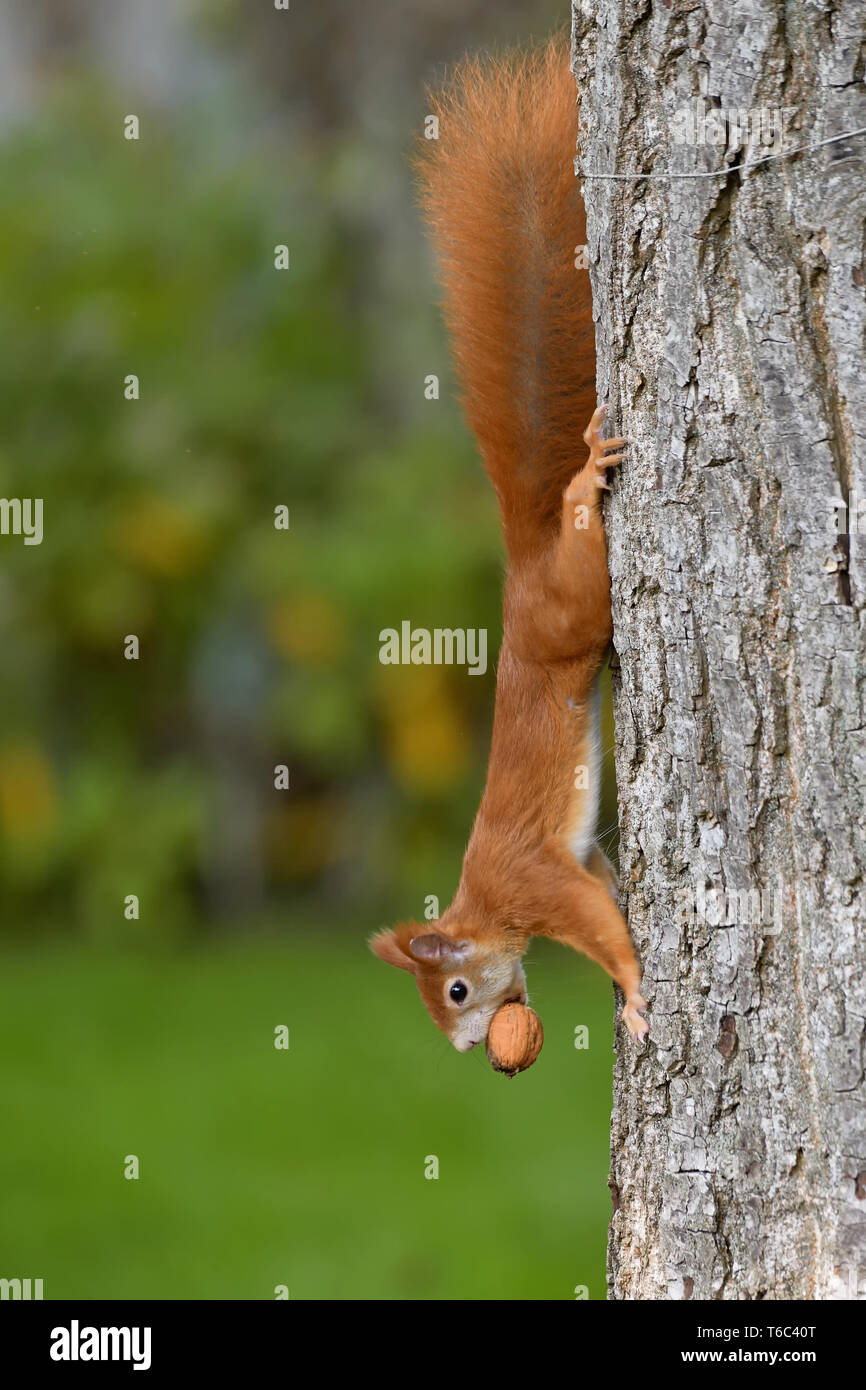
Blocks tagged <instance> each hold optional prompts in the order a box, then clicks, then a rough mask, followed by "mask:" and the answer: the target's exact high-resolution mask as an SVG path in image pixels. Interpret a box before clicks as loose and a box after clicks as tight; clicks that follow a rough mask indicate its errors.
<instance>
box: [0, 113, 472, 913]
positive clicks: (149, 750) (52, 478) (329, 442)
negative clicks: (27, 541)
mask: <svg viewBox="0 0 866 1390" xmlns="http://www.w3.org/2000/svg"><path fill="white" fill-rule="evenodd" d="M223 119H225V117H223ZM142 120H143V123H144V128H145V129H146V130H147V139H142V140H141V141H140V142H139V143H134V142H127V141H125V140H123V139H122V137H121V120H120V114H119V112H118V109H117V107H116V106H112V105H111V103H110V102H109V100H108V97H107V96H105V97H104V98H103V99H102V100H101V101H99V102H95V101H94V100H93V97H92V95H90V96H89V97H88V98H87V100H85V99H84V97H83V96H82V94H81V93H80V92H77V91H72V92H70V93H68V94H67V96H66V99H65V101H64V102H63V103H61V104H60V105H59V106H58V108H57V109H56V110H54V112H53V114H52V116H51V117H50V118H49V117H46V118H45V119H44V120H43V121H42V123H40V124H37V125H35V126H31V127H29V128H28V129H27V130H26V131H24V132H23V133H21V134H19V135H18V136H17V138H15V139H14V140H12V141H11V142H9V143H8V144H7V145H6V147H5V148H4V149H3V151H2V154H0V175H2V177H0V185H2V191H0V204H2V206H0V213H2V215H0V255H2V257H3V261H4V264H5V265H6V267H7V283H8V293H7V294H6V296H5V302H4V306H3V313H4V316H5V319H6V323H5V325H4V328H5V335H6V338H7V341H8V342H10V343H13V344H14V352H13V353H12V354H11V355H10V359H9V362H8V364H7V368H8V369H7V371H6V373H5V375H4V377H3V379H2V383H0V404H2V409H3V412H4V418H5V430H4V444H3V448H2V455H0V492H2V494H3V495H5V496H28V497H33V496H36V497H42V498H44V516H45V522H44V524H45V540H44V542H43V544H42V545H41V546H33V547H25V546H23V544H22V543H21V541H20V540H14V539H13V538H11V537H6V538H4V540H3V562H4V564H3V580H2V608H0V612H2V640H3V647H4V652H5V654H6V660H5V661H4V663H3V667H2V672H0V699H2V704H3V709H4V728H3V744H4V747H3V749H2V751H0V814H2V818H3V827H2V828H3V831H4V832H5V833H4V843H5V852H4V862H3V869H4V884H5V892H6V894H7V895H8V897H7V903H6V906H7V908H9V909H10V910H9V911H8V912H7V913H5V914H4V918H5V921H6V923H7V927H11V928H12V929H15V928H16V927H20V926H21V925H22V919H24V918H26V923H27V931H28V932H33V931H34V930H37V929H38V928H39V926H40V925H41V924H42V923H43V921H44V922H48V923H50V922H52V921H53V920H54V918H55V915H56V913H57V910H58V907H59V906H61V905H62V907H63V909H64V916H65V918H66V921H67V923H73V924H77V925H78V926H79V927H81V928H84V929H86V930H87V931H89V932H96V933H97V934H103V933H108V934H111V931H112V930H113V927H112V924H113V923H117V924H118V930H120V931H125V929H126V928H125V925H124V923H123V919H122V916H120V917H119V914H118V904H119V903H120V902H121V901H122V897H123V894H124V893H125V892H132V891H135V892H138V893H139V894H140V896H141V898H142V904H143V908H142V911H143V913H144V910H145V909H144V904H145V903H146V904H147V915H148V916H149V918H150V920H151V922H152V923H155V922H157V921H158V922H159V923H160V924H161V929H163V930H168V929H173V930H182V929H186V928H189V927H190V926H191V924H193V923H194V922H198V921H199V920H200V918H201V915H202V913H201V904H202V892H203V887H206V886H207V880H208V879H209V878H211V879H213V881H214V883H215V884H216V887H217V889H221V888H222V886H223V884H224V879H225V877H226V875H227V873H229V872H230V871H231V861H232V852H231V850H232V846H233V845H234V844H236V843H237V838H236V836H235V835H234V827H233V824H232V815H233V812H232V806H231V804H229V803H231V802H232V800H233V799H235V794H237V796H239V797H240V799H241V800H243V794H245V795H246V796H247V799H248V800H250V801H251V802H252V805H253V818H254V820H255V823H256V826H257V835H256V837H254V840H253V843H252V844H248V845H247V847H246V853H247V854H248V856H252V857H253V859H255V860H256V861H257V862H255V863H254V864H253V865H252V870H253V872H252V873H248V874H247V875H246V877H248V878H254V879H255V878H258V877H263V878H264V880H265V884H266V892H267V893H269V894H271V895H273V894H276V895H279V894H280V893H285V892H295V891H297V890H298V889H299V888H300V889H305V888H307V887H308V886H309V885H310V884H311V883H312V884H313V885H314V886H316V888H317V889H319V888H321V883H322V879H323V876H324V878H326V879H328V878H329V882H328V883H327V885H326V888H327V892H328V893H329V894H330V895H331V896H332V897H333V895H335V894H336V895H337V897H338V899H339V897H340V895H341V893H342V896H343V898H344V899H348V897H349V895H350V896H351V901H352V902H353V904H354V905H355V907H356V908H357V906H358V903H359V902H360V903H361V904H366V905H367V906H368V907H369V908H370V910H371V911H372V910H373V909H374V907H380V908H382V909H383V910H384V909H390V908H392V907H393V906H394V904H395V902H396V901H397V900H398V899H399V898H400V897H401V895H402V894H405V892H406V890H407V888H409V887H410V886H411V887H412V888H413V889H414V890H415V891H416V892H417V885H418V883H419V880H420V881H421V883H422V884H425V885H426V891H437V890H438V889H439V887H440V885H439V883H438V878H439V876H440V875H441V874H442V872H443V869H444V866H445V865H448V866H449V869H448V871H449V872H450V873H452V874H453V872H454V867H453V866H454V860H455V857H458V862H459V850H460V846H461V841H462V838H463V836H464V834H465V832H466V829H467V828H468V821H469V819H470V817H471V814H472V800H473V797H474V795H475V793H476V790H477V783H478V777H479V766H480V762H481V760H482V759H483V745H484V741H485V739H486V729H487V725H488V721H489V709H490V704H491V697H492V683H493V675H492V672H490V673H488V676H487V677H486V678H485V679H473V678H468V677H467V673H466V672H465V670H450V671H449V670H443V669H442V668H431V669H426V670H425V669H423V668H422V669H420V670H416V669H412V670H408V671H407V670H405V669H403V668H398V669H397V670H395V669H394V668H383V667H381V666H380V664H379V662H378V649H379V641H378V633H379V631H380V629H381V628H382V627H385V626H391V625H395V624H399V622H400V620H402V619H403V618H404V617H408V618H411V619H412V621H413V622H414V623H420V624H425V625H429V626H436V625H440V626H443V625H444V626H462V627H479V626H482V627H489V628H491V629H492V633H491V649H492V651H493V650H495V645H496V642H497V640H498V637H497V634H498V628H499V617H498V603H499V594H498V588H499V574H498V568H499V561H498V546H499V542H498V535H497V530H496V518H495V514H494V508H493V503H492V499H491V497H490V495H489V489H488V487H487V485H486V483H485V482H484V480H483V478H482V476H481V471H480V469H479V467H478V465H477V463H476V461H475V460H474V459H473V457H472V450H471V443H470V442H469V441H468V439H467V438H466V436H465V434H464V433H463V431H462V428H461V426H460V425H459V421H458V419H457V415H456V411H455V409H454V408H453V406H449V404H448V403H447V402H430V403H425V402H423V378H424V375H425V373H426V370H427V368H428V367H429V362H425V361H417V362H413V361H411V360H410V361H409V362H408V363H407V369H406V370H407V378H406V382H405V390H406V392H407V394H409V393H415V394H416V395H417V397H418V400H419V401H420V402H421V408H419V409H418V410H416V411H414V413H413V414H412V418H410V419H409V421H408V422H406V423H403V424H401V425H398V426H397V427H396V428H395V426H394V422H393V418H392V416H391V414H389V412H388V411H387V410H386V409H384V408H383V407H382V406H381V405H377V395H376V388H377V379H376V363H375V360H371V355H372V356H373V358H374V356H375V343H374V341H372V340H371V336H370V327H369V325H367V326H366V327H365V326H364V325H363V324H362V322H361V321H360V318H359V316H358V313H357V312H356V310H355V307H354V304H355V299H356V290H357V286H356V284H355V276H356V275H357V274H358V273H359V267H358V266H357V265H356V263H355V260H354V258H353V254H352V249H351V246H350V245H348V244H347V242H346V240H345V237H344V236H343V229H342V228H341V226H340V222H339V219H338V218H334V217H333V216H332V215H331V209H332V207H333V204H334V202H335V200H337V195H338V191H339V190H338V189H337V188H335V183H338V182H339V177H340V174H339V169H340V165H341V161H340V160H339V158H337V156H336V155H334V156H333V157H331V158H329V157H328V155H327V152H325V153H324V155H323V153H322V152H321V151H318V152H317V153H316V157H315V158H309V159H307V160H304V159H303V158H301V157H300V156H297V155H296V156H287V155H286V153H285V151H283V150H279V151H278V150H277V149H275V148H273V147H271V148H269V149H263V150H262V151H260V152H259V153H258V154H257V155H255V156H253V157H252V158H251V157H250V152H249V150H248V149H246V148H243V149H241V150H240V151H238V152H237V156H236V160H235V162H234V163H231V164H230V165H229V166H226V163H225V162H224V161H222V162H215V161H214V159H213V156H212V147H213V143H214V132H213V130H211V129H210V128H209V126H208V124H207V122H205V121H202V122H191V123H189V122H188V123H186V124H185V125H184V127H183V132H182V134H181V133H179V132H178V131H177V130H172V129H171V128H166V126H165V125H164V124H163V125H160V123H159V121H158V119H157V118H156V117H154V118H153V120H152V121H148V119H147V116H146V115H145V116H143V117H142ZM71 130H74V131H75V138H74V139H72V138H70V135H69V132H70V131H71ZM197 132H201V133H202V142H203V148H199V146H198V144H197V143H196V139H197V136H196V133H197ZM208 151H210V152H211V157H210V158H208V157H207V156H208ZM277 173H278V174H279V177H277ZM407 196H408V175H407ZM283 241H285V242H286V243H287V244H289V246H290V252H291V269H290V270H289V271H288V272H279V271H277V270H275V269H274V264H273V259H274V249H273V248H274V246H275V245H277V244H279V243H281V242H283ZM398 311H399V306H397V307H396V309H395V308H393V307H392V308H391V310H390V312H392V313H393V312H398ZM432 312H433V311H432V308H431V318H432ZM408 351H409V353H410V354H411V347H410V348H409V349H408ZM438 365H440V364H439V363H437V366H438ZM128 373H135V374H136V375H137V376H138V377H139V379H140V390H141V398H140V399H139V400H137V401H136V400H127V399H125V397H124V380H125V378H126V376H127V374H128ZM425 406H426V408H424V407H425ZM280 504H283V505H287V506H289V508H290V512H291V529H290V530H289V531H288V532H285V531H279V530H276V529H275V527H274V508H275V507H276V506H278V505H280ZM129 633H135V634H137V635H138V636H139V638H140V641H141V659H140V661H138V662H137V663H132V662H129V661H126V660H124V658H123V643H124V637H125V636H126V635H127V634H129ZM13 750H14V751H13ZM277 763H285V764H287V765H288V766H289V767H290V769H291V778H292V792H291V793H290V794H289V795H287V794H286V793H282V794H280V793H276V792H275V791H274V790H273V767H274V765H275V764H277ZM233 774H234V775H233ZM238 787H240V788H241V792H238ZM215 819H216V820H217V822H218V823H217V824H214V820H215ZM227 846H228V847H229V848H228V851H227V850H226V847H227ZM434 846H435V848H434ZM227 855H228V868H227V867H226V865H227ZM259 860H260V862H258V861H259ZM245 867H246V868H247V869H248V868H249V866H241V871H240V872H239V873H238V874H237V878H238V880H239V881H240V882H241V885H242V887H243V883H244V878H245V875H244V868H245ZM203 880H204V884H203ZM431 880H436V881H435V882H431ZM214 896H215V897H217V898H219V899H223V898H225V899H226V900H227V901H228V902H229V904H231V902H232V901H234V899H233V896H232V893H231V892H229V893H228V894H227V895H224V894H222V892H217V893H216V894H215V895H214ZM251 905H253V906H254V905H255V902H253V903H252V904H251V903H250V902H249V901H246V900H245V898H244V895H243V892H241V893H240V895H239V896H238V906H239V907H240V909H242V910H249V908H250V906H251Z"/></svg>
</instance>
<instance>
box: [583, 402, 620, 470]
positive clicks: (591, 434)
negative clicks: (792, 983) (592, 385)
mask: <svg viewBox="0 0 866 1390" xmlns="http://www.w3.org/2000/svg"><path fill="white" fill-rule="evenodd" d="M606 410H607V406H606V405H600V406H599V407H598V409H597V410H596V412H595V414H594V415H593V417H592V419H591V420H590V422H589V424H588V425H587V427H586V430H585V431H584V435H583V437H584V440H585V442H586V443H587V444H588V445H589V460H588V462H587V465H586V467H587V468H588V469H589V470H590V471H591V472H592V473H593V474H594V475H595V485H596V487H599V488H603V489H604V491H608V490H609V488H610V484H609V482H608V481H607V472H606V470H607V469H608V468H612V467H614V466H615V465H616V464H618V463H621V462H622V459H623V457H624V455H623V454H622V453H618V454H608V453H607V452H606V451H607V450H608V449H624V448H625V446H626V445H627V444H628V440H627V439H622V438H620V436H619V435H617V436H616V438H614V439H602V437H601V426H602V421H603V420H604V416H605V411H606Z"/></svg>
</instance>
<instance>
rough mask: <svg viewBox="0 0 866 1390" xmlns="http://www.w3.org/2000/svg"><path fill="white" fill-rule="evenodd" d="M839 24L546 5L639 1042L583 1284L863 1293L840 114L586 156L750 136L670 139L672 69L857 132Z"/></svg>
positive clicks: (863, 198) (739, 6)
mask: <svg viewBox="0 0 866 1390" xmlns="http://www.w3.org/2000/svg"><path fill="white" fill-rule="evenodd" d="M864 23H866V10H864V7H863V5H862V0H842V2H841V3H837V4H831V3H822V0H815V3H811V4H805V3H804V4H794V5H792V4H783V3H782V0H712V2H711V3H707V4H706V5H704V6H701V5H694V4H685V3H683V0H662V2H661V3H658V4H655V5H649V4H647V3H639V2H637V0H636V2H634V3H632V0H606V2H603V0H576V3H575V10H574V35H575V60H574V61H575V73H576V77H577V82H578V91H579V103H580V120H581V135H580V141H579V151H578V154H579V158H578V168H579V171H580V176H581V180H582V186H583V191H584V197H585V200H586V204H587V219H588V244H589V248H590V262H591V275H592V286H593V294H594V301H595V306H596V315H597V346H598V357H599V363H598V380H599V398H600V399H607V400H609V401H610V403H611V409H610V423H611V424H612V425H614V427H615V428H614V429H612V430H610V431H609V433H623V434H626V435H627V436H628V437H629V439H630V441H632V442H631V447H630V456H629V458H628V461H627V462H626V463H624V464H623V466H622V469H621V470H620V473H619V474H618V476H617V480H616V482H615V483H614V485H613V492H612V495H611V498H610V501H609V504H608V508H607V525H608V536H609V549H610V569H611V576H612V586H613V611H614V632H615V636H614V644H615V647H616V652H617V654H618V662H619V665H620V668H621V670H620V674H619V676H618V678H617V679H616V682H615V685H616V690H615V714H616V733H617V749H616V760H617V778H618V785H619V800H620V833H621V848H620V865H621V870H622V882H623V906H624V909H625V910H626V911H627V914H628V918H629V923H630V927H631V931H632V934H633V937H634V940H635V945H636V947H637V950H638V952H639V955H640V958H641V961H642V964H643V970H644V984H645V994H646V996H647V998H648V999H649V1001H650V1011H649V1018H650V1021H651V1034H650V1042H649V1045H648V1046H647V1047H646V1048H645V1049H643V1051H641V1050H639V1049H638V1048H636V1047H635V1046H634V1045H633V1044H632V1043H631V1042H630V1041H629V1039H628V1038H627V1036H626V1035H625V1034H624V1033H623V1032H622V1031H621V1030H618V1035H617V1061H616V1065H615V1075H614V1110H613V1122H612V1174H611V1189H612V1192H613V1197H614V1208H615V1210H614V1215H613V1218H612V1222H611V1233H610V1251H609V1273H610V1296H611V1297H612V1298H641V1299H644V1298H649V1299H664V1298H674V1299H680V1298H694V1299H714V1298H724V1299H759V1298H771V1299H778V1298H796V1299H810V1298H817V1299H830V1298H856V1297H860V1298H864V1297H866V1094H864V1018H866V930H864V911H866V902H864V866H866V830H864V789H866V741H864V708H863V704H864V681H863V671H864V666H866V612H864V610H866V508H864V511H863V513H862V515H861V518H860V524H861V526H862V532H861V533H856V532H854V530H853V528H854V527H855V526H856V524H857V516H856V514H855V515H852V516H851V518H850V533H849V534H837V520H838V514H836V513H834V509H833V505H832V501H831V499H833V498H834V497H841V498H844V499H845V501H846V502H847V501H849V500H850V501H851V511H852V513H853V512H854V511H855V507H856V503H857V500H858V499H863V498H866V479H864V476H863V474H864V466H863V450H862V442H863V439H864V435H866V372H864V369H863V361H864V350H863V349H864V326H866V302H864V272H863V257H864V228H866V178H864V160H866V137H864V136H859V137H856V138H852V139H850V140H848V141H843V142H841V143H837V144H832V145H828V146H826V147H825V148H822V149H820V150H818V151H817V152H816V153H813V154H809V155H796V156H794V157H793V158H788V159H783V160H778V161H775V162H773V163H769V164H766V165H764V166H763V167H761V168H759V169H757V170H752V171H751V172H745V173H744V172H729V173H726V174H725V175H723V176H722V177H718V178H711V179H690V180H686V179H682V180H665V179H659V180H658V181H654V182H611V181H604V180H600V179H591V178H588V177H586V174H587V172H588V171H595V172H612V171H614V170H616V171H623V172H624V171H640V172H646V171H649V170H652V171H654V172H655V173H656V174H660V173H662V172H663V171H671V172H673V171H678V172H686V171H697V170H714V169H719V168H722V167H724V165H725V164H726V163H727V164H732V163H738V162H740V161H741V160H743V159H745V158H748V159H753V158H757V157H759V156H760V155H761V154H763V153H765V151H764V150H763V149H761V148H756V147H754V145H753V146H747V143H746V142H745V141H743V142H740V144H739V146H738V147H736V148H735V149H734V150H733V151H730V152H729V151H727V150H723V149H720V148H715V147H713V146H712V145H706V144H705V145H701V146H694V145H689V144H677V143H676V142H675V140H674V138H673V137H672V126H671V120H672V118H673V117H675V113H677V112H678V111H680V110H682V109H683V108H688V107H689V104H690V102H691V100H692V99H693V98H695V97H696V96H698V95H699V94H701V93H702V94H703V95H704V100H705V103H706V106H707V107H708V108H709V107H712V106H719V107H722V108H728V109H730V108H734V109H741V108H742V109H755V108H758V109H760V108H765V109H767V110H769V111H771V110H773V109H780V110H781V111H783V112H784V134H783V139H782V146H783V148H788V147H792V146H794V145H800V144H805V143H812V142H814V141H817V140H820V139H825V138H827V137H829V136H832V135H835V134H837V133H840V132H843V131H850V130H853V129H855V128H857V127H860V126H866V98H864V87H863V84H862V74H863V50H864ZM735 144H736V142H735ZM843 525H844V520H843ZM713 890H721V892H722V893H727V894H728V895H730V897H729V900H728V901H727V902H725V903H724V905H723V908H722V920H721V922H719V921H718V920H716V909H717V908H718V907H719V906H720V904H719V903H718V901H716V900H714V899H713V897H712V891H713ZM756 892H760V893H762V894H764V898H763V899H762V901H760V902H758V901H757V900H756V899H755V898H754V896H752V897H751V898H750V897H749V896H748V895H749V894H752V895H754V894H755V893H756ZM702 893H705V898H704V900H703V903H702V900H701V894H702ZM737 895H740V896H737ZM743 895H745V896H743ZM692 907H694V910H692Z"/></svg>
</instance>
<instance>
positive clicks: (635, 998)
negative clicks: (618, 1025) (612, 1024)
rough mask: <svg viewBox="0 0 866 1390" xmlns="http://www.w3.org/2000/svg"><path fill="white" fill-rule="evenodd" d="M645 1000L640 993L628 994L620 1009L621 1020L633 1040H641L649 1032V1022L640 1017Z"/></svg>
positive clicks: (645, 1003) (645, 1004) (644, 1006)
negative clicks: (623, 1005)
mask: <svg viewBox="0 0 866 1390" xmlns="http://www.w3.org/2000/svg"><path fill="white" fill-rule="evenodd" d="M646 1007H647V1002H646V1000H645V999H644V998H643V996H642V995H640V994H630V995H629V997H628V999H627V1000H626V1001H625V1008H624V1009H623V1011H622V1021H623V1023H624V1024H625V1026H626V1028H627V1029H628V1031H629V1032H630V1033H631V1035H632V1037H633V1038H634V1040H635V1042H643V1040H644V1038H645V1037H646V1036H647V1034H648V1033H649V1024H648V1023H647V1021H646V1019H645V1018H643V1017H642V1015H643V1011H644V1009H645V1008H646Z"/></svg>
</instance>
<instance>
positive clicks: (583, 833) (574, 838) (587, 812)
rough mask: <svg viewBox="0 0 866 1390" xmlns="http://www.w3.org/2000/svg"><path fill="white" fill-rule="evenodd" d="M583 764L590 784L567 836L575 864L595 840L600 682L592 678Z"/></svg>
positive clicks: (597, 798)
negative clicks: (580, 810) (579, 812)
mask: <svg viewBox="0 0 866 1390" xmlns="http://www.w3.org/2000/svg"><path fill="white" fill-rule="evenodd" d="M587 715H588V717H587V737H586V753H585V755H584V756H585V759H586V766H587V769H588V781H589V785H588V787H587V790H586V794H585V796H584V798H583V814H582V816H581V818H580V822H579V823H578V825H577V826H576V827H575V828H574V829H573V830H572V832H571V835H570V836H569V841H568V845H569V849H570V850H571V852H572V854H573V855H574V857H575V859H576V860H577V862H578V864H585V863H586V859H587V856H588V855H589V852H590V850H591V849H592V847H593V845H594V844H595V831H596V827H597V825H598V803H599V797H600V793H601V686H600V683H599V678H598V677H596V679H595V681H594V682H593V686H592V690H591V692H590V696H589V704H588V710H587Z"/></svg>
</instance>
